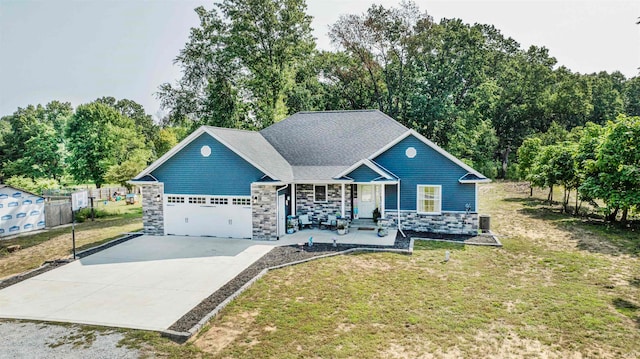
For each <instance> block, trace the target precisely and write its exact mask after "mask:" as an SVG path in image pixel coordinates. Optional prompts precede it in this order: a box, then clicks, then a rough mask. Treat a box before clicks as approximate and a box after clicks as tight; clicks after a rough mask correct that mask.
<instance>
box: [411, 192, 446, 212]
mask: <svg viewBox="0 0 640 359" xmlns="http://www.w3.org/2000/svg"><path fill="white" fill-rule="evenodd" d="M417 199H418V204H417V206H416V208H417V210H418V213H423V214H440V212H441V209H442V186H440V185H435V186H434V185H418V193H417Z"/></svg>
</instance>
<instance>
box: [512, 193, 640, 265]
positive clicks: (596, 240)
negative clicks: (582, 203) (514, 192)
mask: <svg viewBox="0 0 640 359" xmlns="http://www.w3.org/2000/svg"><path fill="white" fill-rule="evenodd" d="M505 201H507V202H520V203H522V204H523V206H524V207H523V208H521V209H518V213H521V214H523V215H525V216H528V217H530V218H535V219H540V220H544V221H546V222H547V223H548V224H549V225H552V226H555V227H556V228H558V229H561V230H566V231H568V232H569V233H570V236H571V239H572V240H575V241H576V242H577V244H578V248H579V249H582V250H586V251H589V252H594V253H603V254H613V255H617V254H629V255H632V256H636V257H637V256H640V234H639V233H638V230H637V229H636V228H634V227H625V226H623V225H621V224H618V223H610V222H604V221H601V220H597V219H596V220H594V219H589V218H584V217H574V216H572V215H570V214H567V213H563V212H562V211H561V209H560V208H559V207H552V206H549V205H548V203H547V201H544V200H540V199H536V198H507V199H505Z"/></svg>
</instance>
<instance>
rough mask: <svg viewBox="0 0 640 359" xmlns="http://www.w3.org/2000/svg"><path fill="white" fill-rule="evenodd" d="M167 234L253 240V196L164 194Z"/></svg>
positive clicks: (165, 231)
mask: <svg viewBox="0 0 640 359" xmlns="http://www.w3.org/2000/svg"><path fill="white" fill-rule="evenodd" d="M164 233H165V234H173V235H181V236H211V237H228V238H251V197H249V196H235V197H234V196H194V195H190V196H187V195H174V194H165V196H164Z"/></svg>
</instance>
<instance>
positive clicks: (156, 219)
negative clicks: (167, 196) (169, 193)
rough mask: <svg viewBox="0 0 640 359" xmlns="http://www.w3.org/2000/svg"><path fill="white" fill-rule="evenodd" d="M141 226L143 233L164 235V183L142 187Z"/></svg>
mask: <svg viewBox="0 0 640 359" xmlns="http://www.w3.org/2000/svg"><path fill="white" fill-rule="evenodd" d="M141 192H142V224H143V226H144V233H145V234H150V235H153V236H163V235H164V211H163V207H162V206H163V203H164V198H163V194H164V183H158V184H152V185H142V186H141Z"/></svg>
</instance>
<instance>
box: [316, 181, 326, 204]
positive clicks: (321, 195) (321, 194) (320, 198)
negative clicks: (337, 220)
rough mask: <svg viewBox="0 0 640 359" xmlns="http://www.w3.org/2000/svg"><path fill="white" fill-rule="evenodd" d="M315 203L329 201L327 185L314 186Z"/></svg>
mask: <svg viewBox="0 0 640 359" xmlns="http://www.w3.org/2000/svg"><path fill="white" fill-rule="evenodd" d="M313 201H314V202H326V201H327V185H326V184H320V185H315V184H314V185H313Z"/></svg>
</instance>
